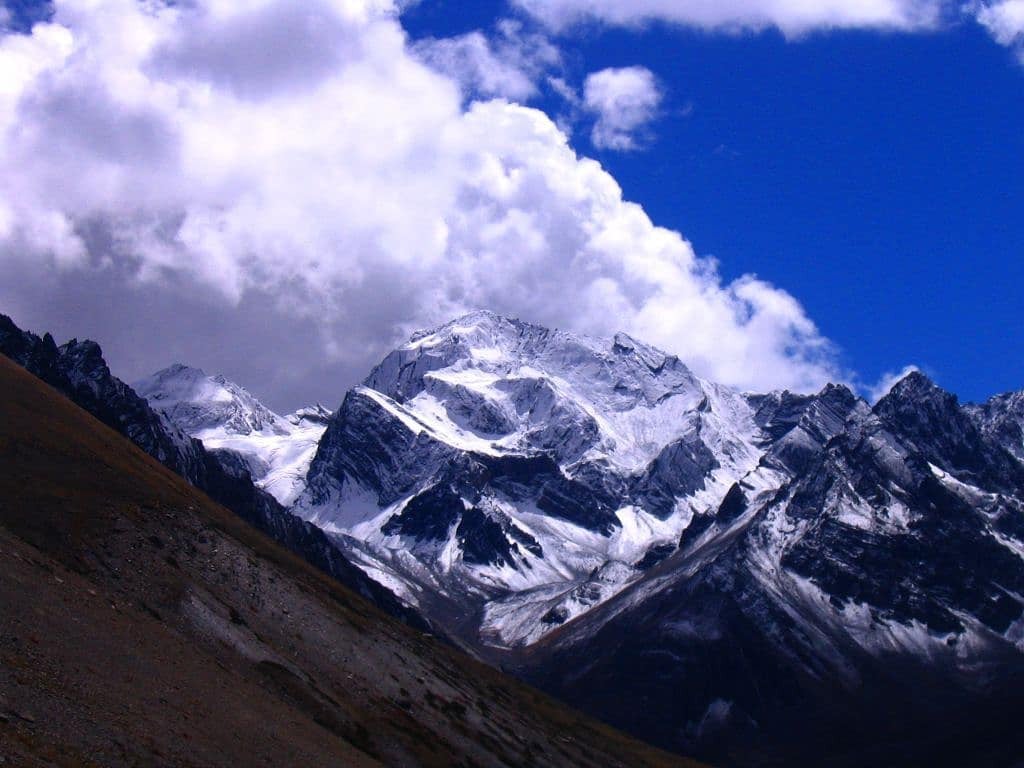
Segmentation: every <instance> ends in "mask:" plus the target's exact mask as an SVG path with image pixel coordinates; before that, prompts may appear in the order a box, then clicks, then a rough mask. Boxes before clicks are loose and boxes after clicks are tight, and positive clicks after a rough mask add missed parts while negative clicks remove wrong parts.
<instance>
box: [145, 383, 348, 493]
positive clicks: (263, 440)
mask: <svg viewBox="0 0 1024 768" xmlns="http://www.w3.org/2000/svg"><path fill="white" fill-rule="evenodd" d="M134 388H135V391H136V392H138V393H139V394H140V395H141V396H142V397H144V398H146V400H147V401H148V402H149V404H150V406H151V407H152V408H153V409H154V410H156V411H159V412H160V413H162V414H163V415H164V417H165V418H167V419H168V420H169V421H170V422H171V423H172V424H174V425H175V426H176V427H178V428H179V429H181V430H183V431H184V432H186V433H188V434H189V435H190V436H192V437H194V438H197V439H199V440H201V441H202V442H203V445H204V446H205V447H206V448H207V449H208V450H211V451H227V452H230V453H231V454H234V456H235V457H237V458H238V459H240V460H241V461H242V462H243V464H244V466H245V468H246V470H247V471H248V472H249V474H250V475H252V479H253V481H254V482H255V483H256V485H258V486H259V487H261V488H263V489H264V490H265V491H267V492H268V493H270V494H271V495H273V496H274V497H275V498H276V499H277V500H278V501H279V502H280V503H281V504H284V505H288V504H291V503H292V502H293V501H294V500H295V498H296V497H297V496H298V495H299V494H300V493H301V492H302V490H303V489H304V488H305V478H306V471H307V470H308V469H309V463H310V462H311V461H312V460H313V455H314V454H315V453H316V446H317V443H318V442H319V440H320V436H321V435H322V434H323V432H324V429H326V427H327V421H328V419H330V416H331V412H330V411H329V410H328V409H326V408H324V407H323V406H322V405H320V404H317V405H316V406H313V407H309V408H302V409H300V410H298V411H296V412H295V413H292V414H289V415H288V416H279V415H278V414H276V413H274V412H273V411H271V410H270V409H269V408H267V407H266V406H265V405H263V404H262V403H261V402H260V401H259V400H257V399H256V398H255V397H254V396H253V395H252V394H250V393H249V392H248V391H247V390H246V389H245V388H243V387H241V386H239V385H238V384H235V383H234V382H231V381H228V380H227V379H225V378H224V377H223V376H209V375H207V374H206V373H205V372H204V371H202V370H200V369H199V368H192V367H189V366H186V365H181V364H175V365H172V366H170V367H169V368H164V369H163V370H162V371H158V372H157V373H154V374H153V375H152V376H150V377H148V378H146V379H143V380H142V381H139V382H137V383H136V384H135V385H134Z"/></svg>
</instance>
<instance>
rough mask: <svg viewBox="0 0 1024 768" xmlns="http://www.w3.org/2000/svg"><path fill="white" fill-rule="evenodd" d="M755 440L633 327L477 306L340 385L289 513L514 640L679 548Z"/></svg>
mask: <svg viewBox="0 0 1024 768" xmlns="http://www.w3.org/2000/svg"><path fill="white" fill-rule="evenodd" d="M764 439H765V436H764V434H763V430H762V428H761V426H760V425H759V424H758V421H757V408H756V407H755V405H754V404H752V402H751V401H750V400H749V399H748V398H746V397H744V396H743V395H741V394H740V393H737V392H734V391H732V390H729V389H727V388H724V387H720V386H717V385H715V384H712V383H710V382H706V381H703V380H701V379H700V378H698V377H697V376H695V375H694V374H693V373H692V372H691V371H690V370H689V369H687V368H686V366H685V365H683V364H682V363H681V362H680V361H679V359H678V358H675V357H672V356H669V355H666V354H664V353H662V352H660V351H658V350H656V349H654V348H652V347H649V346H647V345H645V344H642V343H641V342H639V341H636V340H635V339H632V338H630V337H628V336H626V335H624V334H619V335H617V336H615V337H614V338H613V339H607V340H602V339H589V338H584V337H580V336H576V335H573V334H570V333H566V332H562V331H551V330H548V329H545V328H541V327H539V326H535V325H529V324H527V323H522V322H519V321H517V320H511V319H508V318H504V317H501V316H498V315H494V314H492V313H488V312H476V313H473V314H471V315H468V316H465V317H462V318H459V319H458V320H456V321H453V322H451V323H448V324H446V325H444V326H442V327H440V328H437V329H435V330H432V331H429V332H424V333H419V334H416V335H415V336H414V337H413V338H412V339H411V340H410V341H409V343H407V344H406V345H404V346H402V347H401V348H399V349H397V350H395V351H394V352H392V353H391V354H389V355H388V356H387V357H386V358H385V359H384V360H383V361H382V362H381V364H380V365H378V366H377V367H376V368H375V369H374V370H373V371H372V372H371V373H370V375H369V376H368V377H367V379H366V380H365V382H364V383H363V385H362V386H359V387H357V388H355V389H354V390H352V391H351V392H349V393H348V394H347V395H346V397H345V400H344V402H343V403H342V405H341V407H340V408H339V410H338V412H337V413H336V414H335V416H334V417H333V418H332V419H331V421H330V424H329V426H328V429H327V432H326V433H325V434H324V438H323V440H322V442H321V444H320V448H319V450H318V453H317V456H316V458H315V459H314V461H313V463H312V465H311V467H310V472H309V477H308V488H307V490H306V492H305V493H303V495H302V496H301V497H300V498H299V500H298V502H297V504H296V506H295V508H294V511H295V512H296V513H297V514H299V515H300V516H302V517H305V518H306V519H308V520H311V521H312V522H314V523H316V524H317V525H319V526H321V527H323V528H324V529H325V530H327V531H329V532H333V533H335V534H337V535H338V536H339V538H340V539H341V540H342V541H344V542H345V544H346V546H347V547H348V548H349V554H350V556H351V557H352V558H353V559H354V560H355V561H356V562H358V563H359V564H360V565H362V566H363V567H365V568H366V569H367V571H368V572H369V573H371V574H372V575H374V576H375V577H376V578H379V579H380V580H381V581H382V582H383V583H385V584H387V585H388V586H389V587H390V588H392V589H393V590H395V591H397V592H398V593H399V594H402V595H403V596H405V597H406V599H408V600H409V601H410V602H412V603H413V604H416V605H421V606H426V605H428V604H429V605H434V608H433V609H429V610H435V611H443V610H449V611H450V610H456V611H457V612H458V613H460V614H462V615H466V616H471V617H472V618H469V619H467V622H468V624H467V626H466V628H465V629H466V630H467V631H468V632H469V634H470V635H471V637H472V640H473V641H476V642H480V641H482V642H484V643H485V644H488V645H492V646H497V647H505V646H517V645H524V644H529V643H532V642H535V641H536V640H537V639H539V638H540V637H542V636H544V635H545V634H547V633H548V632H550V631H551V630H553V629H555V628H557V627H558V626H559V625H561V624H563V623H565V622H566V621H568V620H569V619H571V618H573V617H575V616H578V615H580V614H581V613H584V612H586V611H588V610H590V609H592V608H593V607H594V606H595V605H598V604H599V603H601V602H602V601H604V600H606V599H608V598H609V597H610V596H612V595H614V594H615V593H616V592H618V591H619V590H621V589H622V588H623V587H624V586H625V585H627V584H629V583H630V582H632V581H635V580H636V579H638V578H640V577H641V576H642V574H643V573H644V572H645V570H646V569H648V568H650V567H651V566H652V565H653V564H655V563H656V562H658V560H659V559H660V558H662V557H664V556H666V555H667V554H669V553H670V552H672V551H674V550H675V549H676V546H677V544H678V541H679V538H680V536H681V535H682V534H683V533H684V531H687V530H691V531H693V530H695V529H696V528H699V527H700V526H701V525H703V524H704V523H703V522H702V520H704V519H705V518H707V515H708V511H709V510H713V509H716V508H717V507H718V505H719V504H720V502H721V500H722V499H723V498H724V497H725V495H726V493H727V492H728V491H729V489H730V488H731V487H732V486H733V485H734V484H735V483H736V482H737V481H738V480H739V479H740V478H743V477H747V476H750V475H751V472H752V470H754V469H755V468H756V467H757V465H758V461H759V460H760V458H761V457H762V455H763V454H764V448H763V446H762V443H763V442H764ZM759 481H760V482H763V483H766V484H769V485H770V484H772V483H776V482H778V481H779V480H778V478H777V477H776V476H775V475H773V474H771V473H763V475H762V476H760V477H759ZM439 603H440V604H441V605H443V606H445V608H443V609H442V608H441V607H440V606H439V605H438V604H439Z"/></svg>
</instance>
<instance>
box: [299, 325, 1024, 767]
mask: <svg viewBox="0 0 1024 768" xmlns="http://www.w3.org/2000/svg"><path fill="white" fill-rule="evenodd" d="M1022 402H1024V397H1022V396H1021V395H1019V394H1012V395H1005V396H1001V397H997V398H993V400H991V401H989V402H988V403H986V404H984V405H983V406H961V405H960V404H959V403H958V402H957V400H956V398H955V397H954V396H952V395H950V394H948V393H946V392H943V391H942V390H941V389H939V388H938V387H936V386H935V385H934V384H933V383H932V382H931V381H929V380H928V379H927V378H926V377H924V376H923V375H921V374H917V373H915V374H911V375H910V376H908V377H906V378H905V379H903V380H902V381H900V382H899V383H898V384H897V385H896V386H895V387H894V388H893V389H892V391H891V392H890V393H889V394H888V395H887V396H886V397H884V398H883V399H882V400H881V401H879V402H878V403H877V404H876V405H875V406H874V407H871V406H870V405H869V404H868V403H867V402H866V401H864V400H863V399H861V398H859V397H857V396H856V395H855V394H854V393H853V392H851V391H850V390H849V389H848V388H846V387H844V386H841V385H829V386H827V387H825V388H824V389H823V390H822V391H820V392H818V393H815V394H794V393H790V392H775V393H768V394H752V393H741V392H737V391H734V390H731V389H729V388H726V387H722V386H718V385H715V384H713V383H711V382H708V381H704V380H702V379H700V378H699V377H697V376H695V375H694V374H693V373H692V372H691V371H689V370H688V369H687V368H686V366H685V365H683V364H682V363H681V362H680V361H679V360H678V359H676V358H674V357H671V356H669V355H666V354H664V353H661V352H659V351H658V350H656V349H653V348H651V347H649V346H646V345H644V344H642V343H641V342H639V341H637V340H635V339H632V338H629V337H628V336H625V335H621V334H620V335H618V336H616V337H614V338H612V339H607V340H600V339H587V338H582V337H579V336H575V335H573V334H569V333H565V332H562V331H552V330H548V329H545V328H541V327H538V326H534V325H529V324H526V323H522V322H519V321H516V320H511V319H508V318H503V317H500V316H497V315H493V314H490V313H487V312H477V313H473V314H471V315H468V316H466V317H462V318H459V319H458V320H455V321H453V322H451V323H448V324H446V325H443V326H441V327H439V328H437V329H434V330H431V331H427V332H423V333H419V334H416V335H415V336H413V337H412V338H411V339H410V340H409V342H408V343H407V344H405V345H403V346H402V347H400V348H399V349H397V350H395V351H394V352H392V353H391V354H389V355H388V356H387V357H385V359H384V360H383V361H382V362H381V363H380V365H378V366H377V367H376V368H375V369H374V370H373V371H372V372H371V373H370V375H369V376H368V377H367V378H366V380H365V381H364V382H363V384H362V385H361V386H359V387H356V388H355V389H353V390H352V391H350V392H349V393H348V394H347V395H346V397H345V399H344V402H343V403H342V405H341V407H340V408H339V409H338V411H337V412H336V413H335V414H334V415H333V416H332V418H331V420H330V422H329V425H328V428H327V430H326V432H325V433H324V436H323V439H322V440H321V443H320V446H319V448H318V450H317V455H316V457H315V459H314V460H313V462H312V464H311V465H310V471H309V475H308V484H307V488H306V490H305V491H304V492H303V494H302V495H301V496H300V497H299V499H298V500H297V502H296V505H295V507H294V508H293V509H294V511H295V512H296V514H299V515H300V516H302V517H304V518H306V519H308V520H311V521H312V522H314V523H315V524H317V525H319V526H321V527H322V528H323V529H324V530H326V531H328V532H329V533H330V534H332V535H334V536H335V537H336V540H337V541H339V542H340V543H341V546H343V547H344V548H345V550H346V552H347V553H348V555H349V557H350V558H351V559H352V560H353V561H354V562H356V563H357V564H359V565H360V567H362V568H364V569H365V570H366V572H367V573H369V574H370V575H371V576H373V577H374V578H376V579H378V580H379V581H380V582H382V583H384V584H386V585H388V586H389V588H390V589H392V590H393V591H394V592H396V593H397V594H399V595H401V596H402V597H403V598H404V599H406V600H407V601H409V602H410V603H412V604H414V605H416V606H417V607H418V608H419V610H421V611H422V612H423V613H425V614H426V615H428V616H431V617H433V618H435V619H440V620H442V621H443V622H444V623H445V625H446V626H448V627H449V628H450V629H451V631H452V632H453V633H454V634H456V635H458V636H459V637H461V638H462V639H463V640H465V641H466V642H468V643H469V644H471V645H474V646H476V647H481V648H483V649H484V651H485V652H486V653H489V654H496V655H497V657H498V658H500V659H502V661H503V663H508V664H518V665H520V669H521V671H522V672H523V674H525V675H527V676H528V677H531V678H532V679H533V680H534V681H535V682H537V683H538V684H540V685H543V686H546V687H548V688H549V689H550V690H552V691H553V692H555V693H557V694H558V695H560V696H562V697H564V698H567V699H569V700H570V701H572V702H573V703H575V704H577V705H578V706H580V707H581V708H584V709H587V710H588V711H591V712H595V713H597V714H599V715H600V716H602V717H603V718H605V719H608V720H609V721H611V722H613V723H616V724H618V725H620V726H623V727H625V728H626V729H627V730H631V731H632V732H635V733H638V734H640V735H642V736H644V737H646V738H649V739H652V740H654V741H656V742H658V743H660V744H662V745H665V746H668V747H671V748H676V749H684V750H688V751H699V752H702V753H703V754H705V755H707V756H708V757H711V758H713V759H715V760H716V761H724V762H726V763H730V762H736V761H738V762H740V763H742V762H745V761H746V759H747V758H743V757H739V758H737V757H736V755H739V754H740V753H741V752H742V749H743V745H744V744H754V745H755V746H754V747H753V749H752V752H751V753H750V755H748V757H750V756H751V755H755V754H756V755H763V754H764V747H765V745H766V744H769V743H770V744H773V745H774V746H773V747H772V748H773V749H775V748H777V749H778V750H779V754H780V755H783V757H781V758H780V760H782V761H783V762H786V761H791V760H792V759H793V756H794V755H795V754H797V753H798V752H799V749H798V747H797V746H794V745H798V744H799V742H800V739H801V733H800V729H801V728H803V729H804V732H803V733H802V738H803V740H804V742H805V744H806V745H807V747H808V748H809V749H811V750H812V752H813V750H815V749H816V750H818V754H820V750H821V749H822V745H823V741H828V738H830V737H827V736H825V735H823V734H828V733H831V732H832V731H833V730H835V729H836V728H838V727H839V726H840V724H841V723H842V721H843V718H848V717H853V718H860V719H861V720H863V721H864V722H868V721H870V722H871V723H873V724H874V725H873V727H874V728H875V730H876V731H877V733H878V734H879V745H882V744H889V743H890V741H887V740H895V741H896V742H899V743H901V744H903V745H904V747H905V748H906V749H907V750H909V751H908V753H907V754H918V753H917V752H914V750H915V749H917V746H920V743H921V742H920V740H921V739H922V735H923V734H926V733H927V732H928V731H929V729H930V727H931V724H933V723H935V722H940V721H941V720H942V717H943V715H942V713H943V712H948V711H950V709H949V708H954V709H955V708H956V707H961V706H964V707H968V708H969V709H970V711H971V712H972V713H975V714H977V716H978V718H980V719H977V720H975V719H973V718H968V719H965V722H968V720H969V727H971V728H975V727H977V728H982V729H985V728H996V729H998V728H1001V727H1002V725H1000V723H1001V722H1002V721H1001V720H1000V718H999V716H997V715H993V716H992V717H991V718H989V719H988V720H986V721H985V722H984V723H983V722H982V720H984V718H982V715H981V713H983V712H984V713H989V714H991V713H992V712H993V706H994V704H993V702H1000V703H1001V704H1005V703H1006V702H1007V701H1010V700H1014V701H1016V698H1015V697H1018V694H1016V693H1014V691H1015V690H1017V689H1016V688H1014V685H1016V683H1018V682H1019V681H1020V680H1021V679H1024V465H1022V463H1021V461H1020V455H1021V448H1022V446H1024V441H1022V439H1021V431H1020V430H1021V424H1022V422H1024V420H1022V419H1021V417H1020V412H1021V407H1020V406H1021V403H1022ZM503 649H504V650H503ZM582 659H585V660H586V661H585V663H583V662H581V661H580V660H582ZM1011 680H1012V681H1014V684H1012V685H1011V684H1009V683H1007V682H1006V681H1011ZM922 686H932V687H934V688H935V690H934V691H933V693H934V695H930V697H928V699H929V700H928V702H927V706H924V707H920V706H919V709H918V711H917V712H916V714H915V716H914V717H913V718H908V717H907V716H906V715H905V713H902V712H901V710H902V709H905V708H906V707H908V706H909V705H910V703H911V702H912V700H913V699H914V698H915V696H919V695H920V694H919V689H920V687H922ZM684 691H685V693H683V692H684ZM915 691H916V692H915ZM652 708H654V709H657V710H658V711H664V712H668V713H671V714H670V715H669V716H665V717H659V718H652V717H650V716H649V714H648V713H650V712H651V710H652ZM997 709H998V708H997ZM900 718H902V720H901V719H900ZM965 727H967V726H965ZM851 733H861V732H860V731H856V730H854V731H851ZM851 738H852V736H851ZM858 738H859V737H858ZM722 739H724V741H721V740H722ZM745 739H750V740H751V741H745ZM840 743H842V740H841V739H839V738H838V737H836V738H835V744H836V745H839V744H840ZM722 744H725V745H728V748H729V750H732V752H729V753H726V752H722V751H720V750H719V749H718V747H717V746H716V745H718V746H721V745H722ZM811 745H813V747H812V746H811ZM915 745H917V746H915ZM947 747H949V750H948V754H950V755H954V754H960V753H958V752H957V750H956V746H955V745H952V746H950V745H947ZM850 748H851V750H852V751H851V754H854V755H862V754H863V752H858V751H857V750H858V749H860V747H854V746H851V747H850ZM879 748H880V749H881V747H879ZM730 755H731V756H730ZM751 759H752V758H751ZM939 762H941V761H939ZM841 763H842V760H841V759H839V758H837V764H841ZM885 763H886V759H885V758H880V764H885ZM767 764H770V761H768V763H767Z"/></svg>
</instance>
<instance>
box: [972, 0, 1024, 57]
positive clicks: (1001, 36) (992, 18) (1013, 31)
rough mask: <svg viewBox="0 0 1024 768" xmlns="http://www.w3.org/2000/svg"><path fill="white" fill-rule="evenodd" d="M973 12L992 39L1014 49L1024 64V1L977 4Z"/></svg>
mask: <svg viewBox="0 0 1024 768" xmlns="http://www.w3.org/2000/svg"><path fill="white" fill-rule="evenodd" d="M972 11H973V13H974V15H975V18H976V19H977V20H978V23H979V24H981V25H982V26H983V27H985V29H986V30H988V33H989V34H990V35H992V39H994V40H995V41H996V42H997V43H999V44H1000V45H1005V46H1007V47H1008V48H1012V49H1013V50H1014V52H1015V53H1016V54H1017V57H1018V58H1019V59H1020V62H1021V63H1022V64H1024V0H999V2H995V3H976V4H975V5H974V6H972Z"/></svg>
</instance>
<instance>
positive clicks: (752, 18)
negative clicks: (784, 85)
mask: <svg viewBox="0 0 1024 768" xmlns="http://www.w3.org/2000/svg"><path fill="white" fill-rule="evenodd" d="M515 2H516V3H517V4H518V5H519V6H520V7H522V8H523V9H525V10H526V11H527V12H529V13H531V14H532V15H534V16H535V17H536V18H538V19H540V20H541V21H543V22H544V23H545V24H547V25H549V26H551V27H553V28H556V29H563V28H565V27H567V26H569V25H571V24H575V23H579V22H582V21H599V22H603V23H607V24H623V25H636V24H643V23H646V22H651V21H664V22H668V23H671V24H681V25H685V26H691V27H698V28H700V29H705V30H715V31H733V32H737V31H744V30H762V29H768V28H771V27H774V28H777V29H779V30H781V31H782V32H783V33H784V34H786V35H789V36H798V35H802V34H806V33H808V32H812V31H815V30H821V29H896V30H905V31H911V30H921V29H929V28H931V27H934V26H935V25H936V24H938V23H939V21H940V20H941V19H942V16H943V13H944V12H945V11H946V10H947V9H948V7H949V2H948V1H947V0H815V1H814V2H808V0H515Z"/></svg>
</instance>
